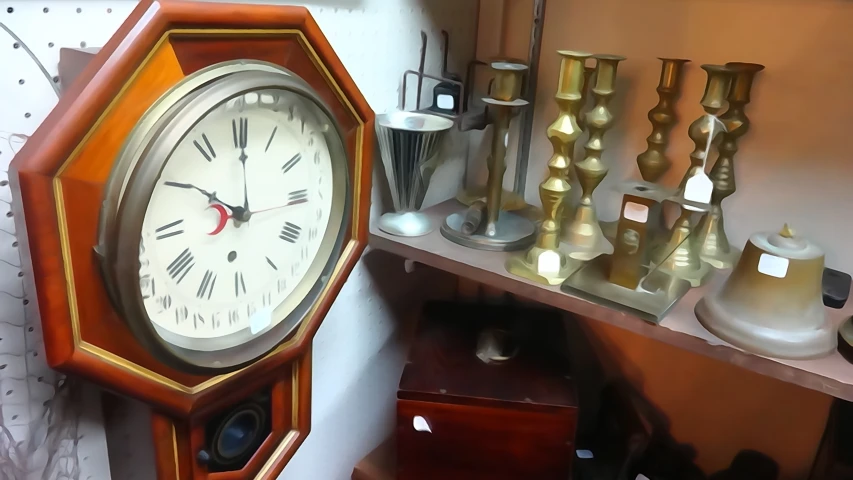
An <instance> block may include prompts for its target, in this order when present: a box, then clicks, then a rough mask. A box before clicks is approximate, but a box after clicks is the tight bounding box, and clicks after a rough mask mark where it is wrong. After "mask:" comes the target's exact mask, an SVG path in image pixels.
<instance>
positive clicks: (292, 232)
mask: <svg viewBox="0 0 853 480" xmlns="http://www.w3.org/2000/svg"><path fill="white" fill-rule="evenodd" d="M301 234H302V227H300V226H299V225H296V224H295V223H290V222H285V223H284V227H283V228H282V229H281V233H279V235H278V238H280V239H282V240H284V241H285V242H289V243H296V241H297V240H299V235H301Z"/></svg>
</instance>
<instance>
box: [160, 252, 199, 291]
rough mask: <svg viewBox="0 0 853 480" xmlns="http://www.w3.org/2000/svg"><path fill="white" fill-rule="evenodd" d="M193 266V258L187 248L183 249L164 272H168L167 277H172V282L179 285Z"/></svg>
mask: <svg viewBox="0 0 853 480" xmlns="http://www.w3.org/2000/svg"><path fill="white" fill-rule="evenodd" d="M193 266H195V257H193V254H192V253H190V249H189V248H185V249H184V251H183V252H181V254H180V255H178V256H177V257H176V258H175V259H174V260H172V263H170V264H169V266H168V267H166V271H167V272H169V276H170V277H172V279H173V280H175V282H177V283H179V284H180V283H181V280H183V279H184V277H186V276H187V274H188V273H190V270H192V268H193Z"/></svg>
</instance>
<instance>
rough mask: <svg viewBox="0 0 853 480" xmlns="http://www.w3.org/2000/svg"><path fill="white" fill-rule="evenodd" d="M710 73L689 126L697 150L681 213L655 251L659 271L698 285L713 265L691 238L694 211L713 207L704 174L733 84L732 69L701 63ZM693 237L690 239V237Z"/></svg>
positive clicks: (681, 194)
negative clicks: (698, 111) (700, 112)
mask: <svg viewBox="0 0 853 480" xmlns="http://www.w3.org/2000/svg"><path fill="white" fill-rule="evenodd" d="M702 69H703V70H705V71H706V72H707V73H708V81H707V83H706V84H705V94H704V95H703V96H702V102H701V103H702V107H703V108H704V109H705V115H702V116H701V117H699V118H698V119H696V121H694V122H693V123H692V124H690V128H689V129H688V134H689V136H690V139H691V140H693V144H694V149H693V152H691V153H690V168H688V170H687V172H686V173H685V175H684V178H683V179H682V180H681V184H680V185H679V187H678V192H677V194H676V195H677V196H676V198H674V199H673V200H674V201H676V202H677V203H679V204H680V206H681V214H680V216H679V217H678V219H677V220H676V221H675V223H674V224H673V225H672V228H671V229H670V230H669V239H668V240H667V242H666V243H665V244H664V245H662V247H661V248H660V249H659V250H658V252H657V253H656V254H655V264H656V265H657V266H658V270H660V271H663V272H665V273H668V274H670V275H672V276H675V277H677V278H682V279H684V280H687V281H688V282H690V284H691V285H692V286H693V287H698V286H700V285H702V284H704V283H705V281H706V280H707V279H708V276H709V273H710V268H709V265H708V264H707V263H705V262H703V261H702V260H701V259H700V257H699V251H698V244H697V243H696V242H695V241H694V238H695V237H691V233H692V232H693V222H692V217H693V213H694V212H703V211H708V210H709V209H710V205H709V202H710V201H711V192H712V190H713V183H712V182H711V179H710V178H708V175H707V174H706V173H705V161H706V160H707V158H708V153H709V152H710V150H711V145H712V144H713V143H714V140H715V139H716V138H718V137H719V136H720V134H721V133H723V132H724V131H725V126H724V125H723V123H722V121H721V120H720V119H719V118H717V115H718V114H719V113H720V111H721V110H722V109H723V105H724V102H725V98H726V96H727V95H728V93H729V87H730V85H731V72H730V71H729V70H728V69H727V68H726V67H723V66H720V65H702ZM688 237H690V240H688Z"/></svg>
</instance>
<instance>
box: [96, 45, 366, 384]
mask: <svg viewBox="0 0 853 480" xmlns="http://www.w3.org/2000/svg"><path fill="white" fill-rule="evenodd" d="M269 89H278V90H284V91H288V92H290V93H293V94H296V95H298V96H300V97H301V98H302V99H303V100H304V101H306V102H307V103H310V104H312V105H313V106H315V107H316V112H319V113H320V114H322V115H323V116H324V117H325V118H323V119H322V121H323V122H325V123H328V125H329V126H330V128H329V129H328V130H327V131H326V132H324V136H325V139H326V143H327V145H328V148H329V153H330V155H331V159H332V170H333V180H332V181H333V188H332V191H333V198H332V211H331V213H330V217H329V223H328V227H327V230H326V233H325V235H324V237H323V238H322V239H321V240H319V241H320V242H321V247H320V250H319V251H318V254H317V256H316V257H315V258H314V261H313V262H312V264H311V266H310V267H309V269H308V272H307V273H306V275H305V276H304V277H303V279H302V280H301V281H300V283H299V284H298V285H297V287H296V288H295V289H294V290H293V292H291V294H290V295H289V296H288V297H287V299H286V300H285V301H284V303H283V304H282V305H284V309H285V311H286V312H289V313H288V314H287V315H286V317H285V318H284V319H281V321H279V322H278V323H274V324H273V325H272V326H271V327H270V328H268V329H266V330H264V331H262V332H259V333H258V334H257V335H256V336H253V337H254V338H252V339H251V340H249V341H248V342H245V343H242V344H239V345H236V346H234V347H230V348H227V349H222V350H213V351H201V350H191V349H187V348H182V347H179V346H177V345H175V344H173V343H171V342H168V341H167V340H165V339H164V338H163V337H162V336H161V335H160V334H159V333H158V331H157V327H156V326H155V325H154V323H153V322H152V321H151V320H150V319H149V317H148V315H147V313H146V310H145V306H144V304H143V299H142V293H141V291H140V288H139V269H140V263H139V244H140V239H141V232H142V224H143V219H144V217H145V213H146V211H147V208H148V205H149V202H150V199H151V195H152V193H153V190H154V187H155V184H156V182H157V181H158V179H159V177H160V174H161V172H162V170H163V168H164V166H165V165H166V163H167V161H168V160H169V158H170V157H171V154H172V152H173V151H174V149H175V148H176V146H177V145H178V143H179V142H180V141H182V140H183V138H184V137H185V136H186V135H187V134H188V133H189V132H190V131H191V130H192V129H193V127H194V126H195V125H196V124H197V123H198V122H199V121H200V120H201V119H202V118H204V117H205V116H206V115H207V114H209V113H210V112H211V111H212V110H214V109H216V108H218V107H219V106H221V105H222V104H223V103H225V102H227V101H229V100H231V99H233V98H235V97H238V96H240V95H244V94H246V93H249V92H252V91H260V90H269ZM343 142H344V140H343V135H342V133H341V130H340V127H339V126H338V124H337V122H336V121H335V118H334V116H333V115H332V114H331V112H330V110H329V108H328V107H327V106H326V105H325V103H324V102H323V101H322V100H321V99H320V98H319V96H318V95H317V94H316V93H315V92H314V91H313V89H312V88H311V87H310V86H309V85H308V84H307V83H306V82H305V81H304V80H302V79H301V78H299V77H298V76H296V75H294V74H293V73H292V72H290V71H288V70H287V69H284V68H282V67H278V66H276V65H273V64H269V63H266V62H257V61H248V60H245V61H234V62H224V63H222V64H217V65H213V66H211V67H208V68H206V69H203V70H200V71H199V72H196V73H195V74H193V75H191V76H189V77H187V79H185V81H183V82H181V83H179V84H178V85H176V86H175V87H174V88H173V89H171V90H170V91H169V92H167V93H166V94H164V95H163V97H161V100H160V101H158V102H157V103H155V104H154V105H153V106H152V107H151V108H150V109H149V110H148V111H147V112H146V114H145V115H143V117H142V118H141V119H140V121H139V122H138V123H137V126H136V128H135V129H134V130H133V132H132V133H131V135H130V136H129V137H128V139H127V140H126V141H125V146H124V147H123V149H122V152H121V154H120V157H119V158H118V159H117V161H116V163H115V167H114V169H113V171H112V173H111V175H110V178H109V181H108V186H107V190H106V194H105V200H104V204H103V207H102V211H101V223H100V232H99V233H100V235H99V246H98V247H97V249H96V250H97V251H98V253H99V254H100V255H101V257H102V271H103V273H104V282H105V284H106V286H107V289H108V291H109V292H110V295H111V297H112V300H113V304H114V305H115V306H116V308H117V309H118V311H119V313H120V314H121V316H122V318H123V319H124V320H125V322H126V323H127V325H128V327H129V328H130V330H131V331H132V332H133V334H134V336H135V337H136V338H137V340H138V341H139V342H140V343H141V344H142V345H143V346H144V347H145V348H146V349H147V350H148V351H149V352H151V354H152V355H154V356H155V358H157V359H158V360H160V361H161V362H163V363H164V364H166V365H168V366H170V367H172V368H175V369H177V370H181V371H184V372H187V373H192V374H203V375H208V374H221V373H227V372H230V371H234V370H238V369H240V368H242V367H244V366H246V365H247V364H249V363H251V362H252V361H254V360H256V359H258V358H260V357H262V356H263V355H265V354H267V353H268V352H269V351H271V350H273V349H274V348H275V347H276V346H277V345H279V344H280V343H281V342H282V341H284V340H286V339H287V338H288V337H289V336H290V334H291V333H293V331H294V330H295V329H296V328H297V327H298V326H299V325H300V324H301V322H302V320H303V319H304V317H305V316H306V314H307V313H308V312H309V311H310V309H311V307H312V306H313V305H314V304H315V303H316V301H317V300H318V298H319V297H320V294H321V292H322V291H323V289H324V288H325V287H326V285H327V283H328V279H329V278H330V276H331V273H332V271H333V269H334V268H335V265H336V264H337V262H338V259H339V258H340V255H341V252H342V249H343V240H344V237H345V234H346V224H347V219H348V218H349V216H350V210H351V208H352V206H351V199H350V195H351V188H352V187H351V181H350V178H351V175H350V172H349V162H348V158H347V151H346V149H345V147H344V143H343Z"/></svg>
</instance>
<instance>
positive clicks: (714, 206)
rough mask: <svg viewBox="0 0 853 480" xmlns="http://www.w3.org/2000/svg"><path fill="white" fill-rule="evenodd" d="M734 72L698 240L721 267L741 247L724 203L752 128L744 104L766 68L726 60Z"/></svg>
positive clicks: (727, 264) (733, 260)
mask: <svg viewBox="0 0 853 480" xmlns="http://www.w3.org/2000/svg"><path fill="white" fill-rule="evenodd" d="M726 68H728V69H729V70H731V71H732V75H733V79H732V86H731V89H730V90H729V95H728V101H729V109H728V110H727V111H726V113H725V114H723V115H722V116H721V117H720V120H721V121H722V122H723V125H725V127H726V131H725V132H723V133H722V135H721V137H722V141H721V142H720V145H719V147H718V149H719V152H720V153H719V156H718V157H717V161H716V163H714V167H713V168H712V169H711V175H710V178H711V181H712V182H713V185H714V189H713V193H712V194H711V210H710V211H709V212H708V213H707V214H705V216H704V217H702V219H701V220H700V221H699V226H698V227H697V235H696V242H698V243H699V255H700V256H701V257H702V260H704V261H706V262H708V264H710V265H711V266H712V267H714V268H718V269H727V268H732V267H733V266H734V264H735V263H736V262H737V258H738V256H739V255H740V250H739V249H737V248H734V247H732V246H731V245H729V240H728V238H727V237H726V231H725V228H724V225H723V208H722V203H723V200H724V199H725V198H727V197H728V196H730V195H731V194H733V193H734V192H735V189H736V185H735V171H734V157H735V154H736V153H737V151H738V141H739V140H740V138H741V137H743V136H744V135H745V134H746V132H747V131H749V118H748V117H747V116H746V114H745V113H744V107H745V106H746V104H747V103H749V100H750V91H751V90H752V82H753V79H754V78H755V74H756V73H758V72H760V71H761V70H763V69H764V66H763V65H758V64H754V63H727V64H726Z"/></svg>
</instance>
